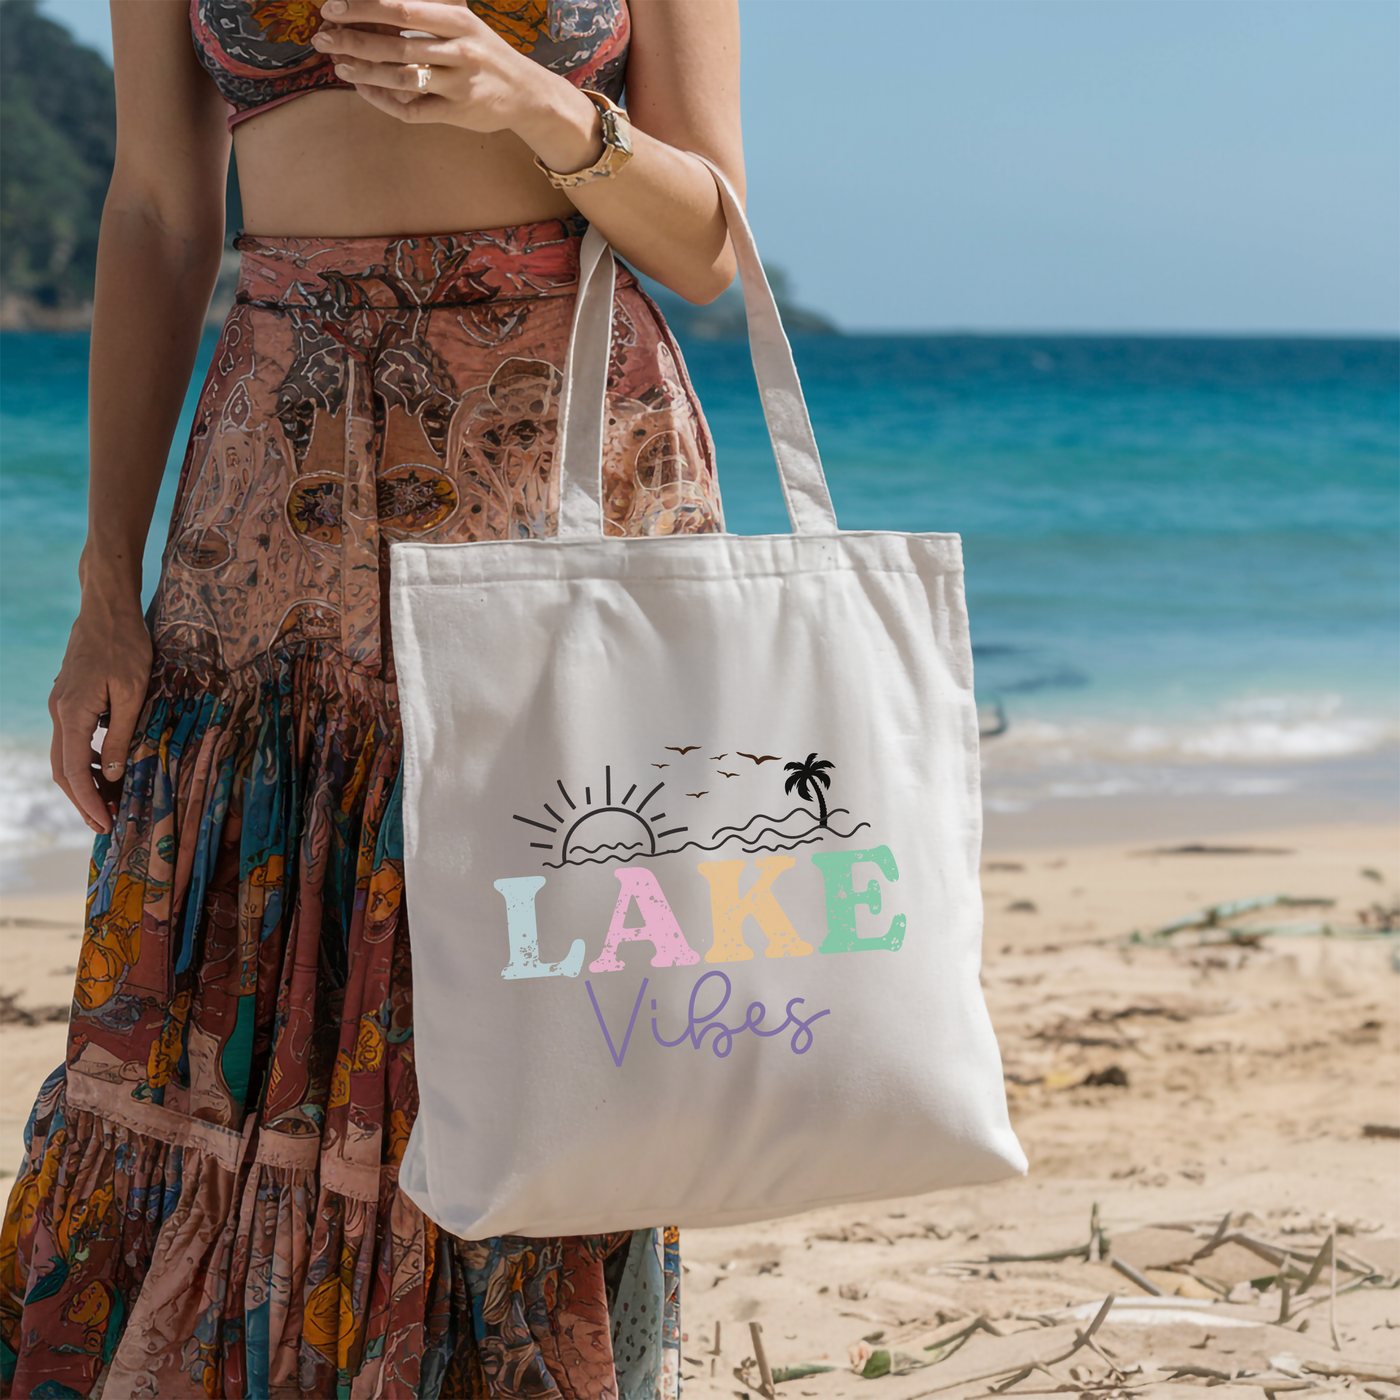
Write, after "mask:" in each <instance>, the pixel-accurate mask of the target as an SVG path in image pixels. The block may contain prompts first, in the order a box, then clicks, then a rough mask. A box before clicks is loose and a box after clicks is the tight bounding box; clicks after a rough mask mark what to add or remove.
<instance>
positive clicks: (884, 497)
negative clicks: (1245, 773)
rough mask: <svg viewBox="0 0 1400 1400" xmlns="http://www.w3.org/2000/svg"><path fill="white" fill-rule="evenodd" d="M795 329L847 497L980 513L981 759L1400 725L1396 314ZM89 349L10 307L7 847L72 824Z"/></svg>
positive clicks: (1252, 751) (745, 414)
mask: <svg viewBox="0 0 1400 1400" xmlns="http://www.w3.org/2000/svg"><path fill="white" fill-rule="evenodd" d="M211 347H212V337H206V341H205V356H206V357H207V355H208V353H209V351H210V349H211ZM686 354H687V359H688V363H689V366H690V370H691V374H692V377H693V379H694V381H695V384H696V388H697V390H698V391H699V394H700V397H701V400H702V402H703V403H704V405H705V409H706V413H707V416H708V418H709V421H710V425H711V427H712V429H713V431H714V435H715V438H716V441H717V444H718V449H719V461H720V470H721V480H722V484H723V490H724V499H725V504H726V511H727V516H728V524H729V528H730V529H731V530H734V531H737V532H740V533H751V532H760V531H773V530H782V529H785V528H786V521H785V517H784V515H783V510H782V502H781V497H780V495H779V492H778V488H777V483H776V479H775V477H774V474H773V467H772V459H771V456H770V455H769V452H768V448H767V440H766V437H765V435H764V429H763V424H762V419H761V416H760V414H759V410H758V400H757V395H756V393H755V391H754V389H753V385H752V380H751V372H750V369H749V364H748V355H747V349H746V347H745V346H743V345H742V344H734V343H730V342H697V343H694V344H689V345H687V346H686ZM795 354H796V357H797V361H798V367H799V370H800V371H801V374H802V378H803V383H804V385H805V388H806V393H807V397H808V402H809V404H810V407H811V410H812V416H813V419H814V421H815V423H816V428H817V439H818V442H819V444H820V445H821V448H822V451H823V456H824V459H825V463H826V467H827V472H828V476H829V478H830V481H831V488H832V493H833V495H834V497H835V500H836V505H837V510H838V513H839V515H840V519H841V523H842V524H843V525H845V526H847V527H852V528H884V529H900V530H951V531H957V532H959V533H961V534H962V535H963V537H964V546H965V552H966V562H967V571H968V573H967V578H968V596H969V607H970V610H971V614H972V624H973V636H974V641H975V646H976V653H977V673H978V690H979V696H980V697H981V698H982V699H983V700H984V701H985V702H987V704H988V706H989V707H991V706H994V705H999V706H1000V707H1001V709H1002V711H1003V713H1004V714H1005V716H1006V718H1007V720H1008V722H1009V729H1008V731H1007V733H1006V734H1005V735H1004V736H1002V737H1001V738H999V739H997V740H996V741H994V742H993V743H989V744H988V745H987V758H988V764H989V767H990V768H992V769H993V770H1000V771H1003V772H1005V773H1020V774H1021V775H1022V777H1021V778H1020V779H1018V780H1017V781H1018V782H1019V784H1020V786H1019V787H1018V788H1017V792H1018V794H1020V796H1018V797H1017V798H1016V801H1017V802H1021V803H1022V805H1024V803H1025V802H1027V801H1033V800H1035V798H1036V795H1037V793H1039V792H1041V791H1042V790H1043V791H1044V792H1047V793H1048V792H1049V791H1050V790H1051V788H1052V787H1053V786H1054V783H1053V782H1052V781H1051V778H1052V777H1053V778H1054V780H1055V781H1057V782H1059V784H1060V786H1061V787H1062V788H1063V787H1064V785H1065V782H1066V777H1065V775H1066V774H1073V773H1075V772H1078V773H1080V774H1081V775H1082V774H1084V773H1086V772H1089V771H1091V770H1092V772H1093V773H1095V774H1098V775H1100V778H1101V775H1102V774H1103V773H1104V772H1106V771H1110V772H1113V773H1118V774H1120V775H1121V774H1134V773H1137V774H1141V773H1142V772H1143V771H1145V769H1144V765H1146V766H1148V767H1150V768H1152V769H1153V770H1154V771H1157V770H1161V769H1173V770H1175V769H1191V768H1192V766H1193V765H1194V766H1195V767H1196V768H1197V769H1199V768H1200V767H1201V766H1202V765H1211V764H1214V765H1240V764H1256V765H1269V764H1280V763H1288V764H1296V763H1307V762H1317V761H1322V760H1328V759H1336V758H1342V757H1347V756H1357V755H1365V754H1368V753H1373V752H1374V753H1380V752H1382V751H1385V750H1387V749H1388V748H1389V747H1391V746H1393V745H1394V743H1395V742H1396V738H1397V716H1396V696H1397V678H1400V549H1397V544H1400V342H1395V341H1389V340H1368V341H1339V340H1242V339H1241V340H1225V339H1211V340H1189V339H1148V338H1142V339H1135V338H1103V339H1098V338H1092V337H1059V338H1056V337H1027V338H1014V337H932V336H930V337H920V336H881V337H876V336H850V337H830V338H817V337H813V338H803V339H799V340H798V341H797V342H796V346H795ZM86 355H87V341H86V337H85V336H82V335H71V336H52V335H28V334H19V333H9V334H6V335H4V336H0V453H3V461H2V462H0V467H2V468H3V471H2V474H0V649H2V650H0V655H3V667H0V849H3V848H5V847H6V846H7V845H8V846H9V847H10V848H11V849H16V848H19V847H27V846H28V845H29V844H31V843H32V842H34V841H46V840H51V839H54V836H53V833H54V832H56V831H57V830H58V829H59V828H60V827H61V828H62V829H63V830H64V831H68V830H70V827H68V826H65V825H64V822H65V820H66V819H65V818H64V817H63V816H62V813H61V809H59V808H55V807H54V806H53V804H52V801H51V798H50V793H49V791H48V789H46V788H45V787H44V782H45V779H44V777H43V765H42V763H41V761H40V760H39V758H38V754H39V752H40V750H41V748H42V746H43V743H44V737H45V732H46V724H47V720H46V714H45V701H46V696H47V690H48V686H49V683H50V682H51V680H52V678H53V675H54V673H55V671H56V670H57V667H58V664H59V661H60V659H61V656H62V651H63V644H64V640H65V638H66V634H67V630H68V627H69V625H70V623H71V620H72V616H73V613H74V610H75V608H76V605H77V589H76V582H75V566H76V559H77V554H78V550H79V548H80V546H81V542H82V538H83V532H84V529H85V501H84V477H85V471H86V410H85V393H86V386H85V379H86ZM203 367H204V361H203V360H201V364H200V367H199V374H202V373H203ZM197 382H198V375H197V376H196V383H197ZM188 421H189V411H188V406H187V412H186V418H185V421H184V423H182V426H181V438H180V440H178V441H177V446H176V450H175V451H174V452H173V453H172V459H171V463H170V465H169V466H168V467H167V473H166V481H165V487H164V491H163V494H162V498H161V505H160V507H159V509H158V519H157V525H156V527H155V528H154V529H153V530H152V539H151V545H150V548H149V550H148V555H147V570H146V574H147V587H148V589H149V588H150V587H151V586H152V585H153V583H154V579H155V572H156V568H157V565H158V556H159V551H160V545H161V543H162V541H163V535H164V525H165V520H166V518H167V517H168V513H169V509H170V499H171V492H172V490H173V486H174V477H175V472H176V470H177V467H178V460H179V456H180V450H181V448H182V446H183V433H184V431H185V430H186V427H187V425H188ZM1027 772H1033V773H1037V774H1042V775H1046V774H1048V775H1051V776H1050V777H1043V780H1042V778H1037V779H1036V780H1035V781H1034V782H1031V781H1030V780H1028V779H1026V778H1025V777H1024V775H1025V774H1026V773H1027ZM1099 780H1100V779H1096V781H1099ZM1133 781H1136V780H1133ZM1037 784H1039V786H1037ZM1047 784H1048V786H1047ZM1130 785H1131V783H1130ZM1119 786H1120V787H1121V783H1120V784H1119ZM1149 786H1150V784H1149ZM1112 787H1113V783H1112V782H1110V783H1109V784H1108V785H1107V787H1105V788H1104V790H1105V791H1108V790H1109V789H1111V788H1112ZM77 831H78V832H79V833H81V834H82V835H81V839H84V840H85V839H86V835H85V829H84V828H82V827H81V826H79V827H78V828H77ZM64 839H67V838H66V837H65V838H64Z"/></svg>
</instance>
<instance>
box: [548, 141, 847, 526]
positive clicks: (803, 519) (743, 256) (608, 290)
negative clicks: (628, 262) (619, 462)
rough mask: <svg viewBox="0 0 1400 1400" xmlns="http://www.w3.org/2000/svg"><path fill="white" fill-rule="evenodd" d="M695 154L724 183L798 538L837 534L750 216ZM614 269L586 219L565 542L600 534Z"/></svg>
mask: <svg viewBox="0 0 1400 1400" xmlns="http://www.w3.org/2000/svg"><path fill="white" fill-rule="evenodd" d="M689 154H691V155H693V156H695V158H696V159H697V160H701V161H704V163H705V164H706V165H707V166H709V168H710V173H711V174H712V175H713V176H714V177H715V183H716V184H717V185H718V186H719V193H720V203H721V206H722V208H723V210H724V216H725V219H726V221H727V222H728V224H729V237H730V241H731V242H732V243H733V245H734V253H735V256H736V259H737V261H738V264H739V278H740V285H741V287H742V289H743V293H744V312H745V316H746V318H747V320H748V329H749V353H750V354H751V355H752V357H753V368H754V375H755V376H756V378H757V379H758V392H759V397H760V399H761V400H762V403H763V416H764V418H765V419H766V420H767V422H768V436H769V439H770V440H771V441H772V444H773V457H774V459H775V460H776V462H777V464H778V478H779V480H780V481H781V482H782V487H783V497H784V499H785V500H786V501H787V511H788V519H789V521H791V523H792V531H793V534H795V535H834V534H835V533H836V532H837V530H838V528H839V527H838V526H837V524H836V510H835V508H834V507H833V506H832V504H831V493H830V492H829V491H828V490H827V485H826V476H825V474H824V473H823V471H822V463H821V457H820V455H819V454H818V452H817V440H816V436H815V434H814V433H813V432H812V419H811V416H810V415H809V414H808V412H807V403H806V400H805V399H803V397H802V385H801V382H800V381H799V380H798V378H797V367H796V365H794V364H793V361H792V347H791V346H790V345H789V344H788V338H787V335H786V334H785V333H784V331H783V323H782V320H781V318H780V317H779V315H778V304H777V302H776V301H774V299H773V289H772V288H771V287H770V286H769V285H768V278H767V277H766V276H765V275H764V271H763V264H762V263H761V262H760V261H759V259H758V249H757V248H756V247H755V246H754V241H753V233H752V231H751V230H750V229H749V221H748V220H747V219H746V218H745V217H744V210H743V208H742V206H741V205H740V203H739V201H738V199H737V198H736V197H735V194H734V191H733V189H731V188H730V184H729V181H728V180H727V179H726V178H725V175H724V172H723V171H722V170H720V168H719V167H718V166H717V165H716V164H715V163H714V162H713V161H712V160H708V159H706V157H705V156H702V155H700V154H699V153H698V152H696V151H691V152H690V153H689ZM615 271H616V269H615V263H614V260H613V252H612V249H611V247H609V245H608V243H607V240H606V239H605V238H604V237H603V235H602V234H601V233H599V232H598V230H597V228H596V227H595V226H594V225H592V224H590V225H589V227H588V232H587V233H585V234H584V236H583V243H582V246H581V248H580V251H579V288H578V300H577V303H576V306H575V311H574V323H573V329H572V331H571V332H570V335H569V352H568V359H567V361H566V362H565V366H564V390H563V396H562V398H561V400H560V405H559V449H558V450H559V457H560V470H559V537H560V538H561V539H575V540H585V539H600V538H602V535H603V430H604V418H605V416H606V405H605V395H606V390H607V377H608V359H609V356H610V354H611V350H612V306H613V289H614V284H615Z"/></svg>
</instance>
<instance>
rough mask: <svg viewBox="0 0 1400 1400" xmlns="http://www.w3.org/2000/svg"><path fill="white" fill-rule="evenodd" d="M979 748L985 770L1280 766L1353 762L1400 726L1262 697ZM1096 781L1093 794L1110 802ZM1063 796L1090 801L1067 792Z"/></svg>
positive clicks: (1025, 730)
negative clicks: (1080, 766)
mask: <svg viewBox="0 0 1400 1400" xmlns="http://www.w3.org/2000/svg"><path fill="white" fill-rule="evenodd" d="M1010 719H1011V724H1010V727H1009V729H1008V731H1007V732H1006V733H1005V734H1004V735H1000V736H998V737H996V738H994V739H991V740H989V741H988V742H987V743H986V744H985V745H984V746H983V757H984V761H985V762H986V764H987V766H988V767H989V769H992V770H994V771H996V770H1000V771H1012V770H1017V769H1026V768H1036V769H1044V768H1049V767H1056V766H1060V765H1066V764H1071V765H1072V764H1082V763H1108V764H1128V765H1138V764H1141V763H1143V762H1144V761H1146V762H1151V763H1153V764H1155V765H1164V764H1165V765H1177V764H1185V765H1190V764H1201V763H1215V764H1220V763H1228V764H1245V765H1248V764H1262V765H1267V764H1278V763H1299V762H1310V761H1314V760H1326V759H1336V758H1351V757H1354V756H1356V755H1358V754H1365V753H1370V752H1373V751H1377V750H1379V749H1382V748H1384V747H1387V746H1390V745H1394V744H1396V743H1400V722H1397V720H1396V719H1391V720H1389V721H1387V720H1386V719H1383V718H1380V717H1378V716H1376V715H1374V714H1372V715H1363V714H1357V713H1354V712H1351V711H1350V710H1349V709H1348V707H1347V706H1346V704H1345V703H1344V702H1343V701H1342V699H1341V697H1339V696H1336V695H1322V696H1263V697H1256V698H1250V699H1248V700H1243V701H1238V702H1232V703H1230V704H1226V705H1221V706H1220V707H1218V708H1217V709H1215V710H1214V711H1203V712H1199V713H1196V714H1194V715H1180V716H1173V717H1171V718H1170V719H1167V718H1161V719H1154V720H1151V721H1126V720H1119V719H1112V718H1102V719H1088V718H1077V719H1073V720H1070V719H1066V720H1062V721H1061V722H1059V723H1050V722H1047V721H1045V720H1043V719H1035V718H1029V719H1024V720H1020V721H1019V722H1018V719H1017V716H1016V713H1015V711H1014V709H1013V710H1012V712H1011V716H1010ZM1109 782H1110V780H1109V779H1104V780H1103V781H1102V783H1100V785H1099V786H1100V787H1101V789H1102V790H1101V792H1100V794H1099V795H1103V796H1113V795H1114V794H1113V793H1112V792H1110V791H1108V790H1107V788H1106V787H1104V786H1103V785H1104V784H1107V783H1109ZM1061 795H1063V796H1070V795H1074V796H1088V795H1090V794H1088V793H1075V794H1070V793H1068V792H1066V793H1063V794H1061Z"/></svg>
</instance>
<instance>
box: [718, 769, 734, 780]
mask: <svg viewBox="0 0 1400 1400" xmlns="http://www.w3.org/2000/svg"><path fill="white" fill-rule="evenodd" d="M719 775H720V777H721V778H737V777H738V776H739V775H738V774H737V773H726V772H725V771H724V769H723V768H721V769H720V770H719Z"/></svg>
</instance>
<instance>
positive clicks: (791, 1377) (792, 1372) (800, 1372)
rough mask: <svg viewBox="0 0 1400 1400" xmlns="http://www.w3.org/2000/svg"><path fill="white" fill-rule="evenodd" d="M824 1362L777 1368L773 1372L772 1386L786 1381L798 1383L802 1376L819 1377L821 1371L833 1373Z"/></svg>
mask: <svg viewBox="0 0 1400 1400" xmlns="http://www.w3.org/2000/svg"><path fill="white" fill-rule="evenodd" d="M835 1369H836V1367H835V1366H829V1365H827V1364H826V1362H824V1361H804V1362H802V1363H801V1364H800V1365H797V1366H778V1367H775V1368H774V1370H773V1384H774V1385H782V1384H784V1383H785V1382H787V1381H800V1380H801V1379H802V1378H803V1377H804V1376H819V1375H821V1374H822V1372H823V1371H834V1370H835Z"/></svg>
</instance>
